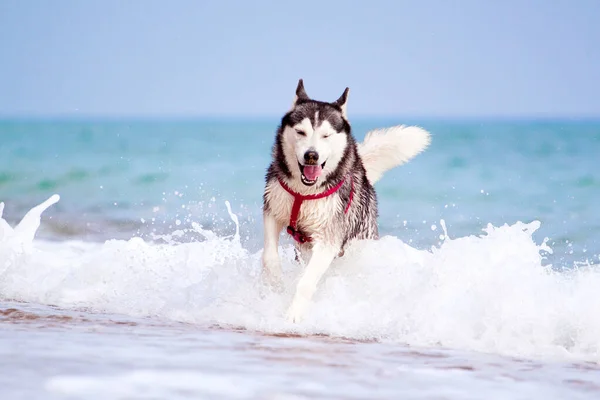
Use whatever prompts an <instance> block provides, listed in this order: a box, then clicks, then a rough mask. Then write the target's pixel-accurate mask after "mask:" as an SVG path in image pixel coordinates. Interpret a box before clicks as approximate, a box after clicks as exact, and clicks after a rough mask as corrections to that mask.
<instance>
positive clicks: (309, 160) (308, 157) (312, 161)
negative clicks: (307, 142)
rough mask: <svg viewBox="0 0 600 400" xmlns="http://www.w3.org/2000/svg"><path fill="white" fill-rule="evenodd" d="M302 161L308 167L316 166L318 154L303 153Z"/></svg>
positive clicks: (314, 152) (309, 151) (310, 151)
mask: <svg viewBox="0 0 600 400" xmlns="http://www.w3.org/2000/svg"><path fill="white" fill-rule="evenodd" d="M304 161H305V162H306V164H308V165H316V164H317V161H319V153H317V152H316V151H314V150H308V151H307V152H306V153H304Z"/></svg>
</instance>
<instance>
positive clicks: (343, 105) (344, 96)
mask: <svg viewBox="0 0 600 400" xmlns="http://www.w3.org/2000/svg"><path fill="white" fill-rule="evenodd" d="M348 92H350V88H346V90H344V93H342V95H341V96H340V98H339V99H337V100H336V101H334V102H333V104H334V105H336V106H338V107H339V108H341V109H342V116H343V117H344V118H348V116H347V115H346V104H347V102H348Z"/></svg>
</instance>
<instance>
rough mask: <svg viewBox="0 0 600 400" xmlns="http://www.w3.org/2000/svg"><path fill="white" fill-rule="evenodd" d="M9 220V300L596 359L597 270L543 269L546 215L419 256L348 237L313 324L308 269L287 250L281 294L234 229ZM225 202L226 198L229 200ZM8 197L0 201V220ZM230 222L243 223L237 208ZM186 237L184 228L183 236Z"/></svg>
mask: <svg viewBox="0 0 600 400" xmlns="http://www.w3.org/2000/svg"><path fill="white" fill-rule="evenodd" d="M58 200H59V197H58V196H57V195H54V196H52V197H50V198H49V199H48V200H47V201H46V202H44V203H42V204H40V205H39V206H37V207H35V208H33V209H32V210H31V211H29V213H27V214H26V216H25V217H24V218H23V219H22V221H21V222H20V223H19V224H18V225H17V226H16V227H14V228H12V227H11V226H9V224H8V223H7V222H6V221H5V220H4V219H1V218H0V298H3V299H14V300H19V301H25V302H34V303H41V304H52V305H57V306H60V307H65V308H82V307H84V308H86V309H91V310H94V311H102V312H111V313H121V314H126V315H130V316H150V317H158V318H166V319H170V320H176V321H184V322H190V323H194V324H199V325H205V326H206V325H220V326H225V327H243V328H245V329H249V330H258V331H263V332H296V333H300V334H315V333H320V334H328V335H336V336H337V335H339V336H344V337H350V338H355V339H367V340H373V339H375V340H382V341H392V342H400V343H407V344H411V345H420V346H423V345H424V346H445V347H451V348H460V349H466V350H475V351H482V352H493V353H499V354H505V355H513V356H522V357H544V358H546V357H549V358H558V359H577V360H588V361H600V353H599V351H600V315H599V314H598V312H597V310H598V309H600V296H598V293H599V292H600V271H599V270H598V269H597V268H594V267H592V266H576V267H574V268H573V269H570V270H568V271H556V270H553V269H552V268H551V266H544V265H543V261H544V260H543V256H542V254H543V253H544V252H550V251H551V249H549V248H548V247H547V245H546V243H545V241H544V242H543V243H541V244H536V243H535V242H534V240H533V239H532V234H533V233H534V232H535V231H536V230H537V229H538V228H539V226H540V223H539V222H531V223H528V224H526V223H521V222H518V223H515V224H513V225H504V226H501V227H494V226H491V225H490V226H488V227H487V228H486V229H485V232H484V234H482V235H480V236H468V237H461V238H450V237H449V236H448V234H447V231H446V229H445V226H444V225H443V223H442V227H443V228H444V229H443V231H444V233H443V235H441V236H440V239H441V244H440V245H439V246H438V247H433V248H432V249H430V250H417V249H415V248H413V247H411V246H409V245H407V244H406V243H404V242H402V241H401V240H399V239H398V238H396V237H393V236H384V237H382V238H381V239H380V240H378V241H364V242H359V243H355V244H353V245H352V246H351V247H350V248H349V249H348V250H347V251H346V254H345V256H344V257H343V258H341V259H337V260H336V261H335V262H334V264H333V265H332V267H331V269H330V270H329V271H328V273H327V274H326V275H325V277H324V278H323V280H322V281H321V283H320V285H319V288H318V290H317V292H316V294H315V297H314V301H313V303H312V305H311V307H310V309H309V311H308V314H307V316H306V318H305V320H304V321H303V322H302V323H300V324H298V325H293V324H288V323H287V322H285V320H284V317H283V316H284V313H285V309H286V307H287V305H288V304H289V302H290V301H291V297H292V295H293V289H294V282H295V280H296V279H297V278H298V276H299V273H300V271H301V267H300V266H298V265H297V264H296V263H295V262H294V261H293V258H294V257H293V251H292V248H291V246H284V247H283V248H282V250H281V256H282V258H283V269H284V281H285V287H286V290H285V291H284V292H283V293H282V294H276V293H272V292H270V291H269V290H268V289H266V288H265V287H264V286H263V285H262V283H261V279H260V251H259V252H256V253H252V252H249V251H248V250H246V249H244V248H243V246H242V245H241V243H240V238H239V234H238V233H236V234H234V235H232V236H229V237H221V236H218V235H216V234H214V233H213V232H211V231H208V230H204V229H203V228H202V227H201V226H198V225H195V226H194V230H195V231H196V233H197V234H200V235H202V236H204V238H205V240H203V241H200V242H191V243H167V244H155V243H149V242H145V241H144V240H142V239H140V238H132V239H130V240H109V241H106V242H105V243H103V244H99V243H89V242H82V241H63V242H47V241H40V240H34V235H35V233H36V230H37V229H38V227H39V225H40V216H41V214H42V213H43V211H44V210H45V209H47V208H48V207H50V206H52V205H53V204H54V203H56V202H57V201H58ZM227 207H228V209H229V204H228V203H227ZM2 209H3V204H1V203H0V217H1V216H2ZM230 215H231V216H232V218H233V220H234V222H236V223H237V220H236V217H235V215H234V214H233V213H231V212H230ZM175 234H177V232H175Z"/></svg>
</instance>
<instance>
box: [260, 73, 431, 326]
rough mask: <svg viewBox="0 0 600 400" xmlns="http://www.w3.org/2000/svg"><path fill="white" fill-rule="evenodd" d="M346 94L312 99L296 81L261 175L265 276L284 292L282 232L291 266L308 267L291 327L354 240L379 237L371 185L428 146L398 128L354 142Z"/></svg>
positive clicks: (419, 132)
mask: <svg viewBox="0 0 600 400" xmlns="http://www.w3.org/2000/svg"><path fill="white" fill-rule="evenodd" d="M348 93H349V88H346V89H345V90H344V92H343V93H342V95H341V96H340V97H339V98H338V99H337V100H336V101H334V102H332V103H329V102H324V101H318V100H314V99H311V98H309V97H308V95H307V94H306V90H305V89H304V82H303V80H302V79H300V80H299V82H298V86H297V88H296V95H295V97H294V101H293V103H292V107H291V109H290V110H289V111H288V112H287V113H286V114H285V115H284V116H283V117H282V119H281V123H280V125H279V127H278V129H277V133H276V136H275V142H274V144H273V147H272V161H271V163H270V165H269V167H268V169H267V172H266V176H265V189H264V194H263V225H264V248H263V253H262V277H263V279H264V280H265V282H266V283H267V284H268V285H270V287H271V288H273V289H274V290H277V291H281V290H282V289H283V284H282V279H281V278H282V271H281V263H280V259H279V252H278V246H279V238H280V234H281V232H282V230H283V229H284V228H285V229H286V232H287V233H288V234H289V235H290V236H291V237H292V238H293V239H294V240H295V242H296V243H295V252H296V260H297V261H300V260H302V261H304V263H306V267H305V269H304V271H303V273H302V275H301V277H300V279H299V281H298V283H297V286H296V292H295V294H294V297H293V300H292V303H291V305H290V306H289V308H288V310H287V313H286V319H287V320H288V321H289V322H293V323H297V322H300V321H301V320H302V318H303V316H304V315H305V312H306V310H307V308H308V306H309V305H310V302H311V300H312V296H313V295H314V293H315V291H316V289H317V285H318V283H319V281H320V279H321V278H322V276H323V274H324V273H325V272H326V271H327V269H328V268H329V266H330V264H331V263H332V261H333V260H334V259H335V258H336V257H339V256H342V255H343V254H344V249H345V248H346V246H347V245H348V244H349V243H350V242H351V241H353V240H363V239H378V238H379V232H378V227H377V217H378V211H377V195H376V193H375V189H374V187H373V185H374V184H375V182H377V181H378V180H379V179H380V178H381V177H382V175H383V174H384V173H385V172H386V171H388V170H389V169H391V168H394V167H396V166H399V165H401V164H403V163H406V162H408V161H409V160H410V159H411V158H413V157H414V156H416V155H417V154H419V153H421V152H422V151H423V150H425V149H426V148H427V146H429V144H430V141H431V139H430V134H429V132H427V131H425V130H424V129H421V128H419V127H416V126H410V127H406V126H403V125H399V126H395V127H391V128H386V129H377V130H374V131H371V132H368V133H367V135H366V137H365V140H364V141H363V142H362V143H357V142H356V140H355V138H354V136H353V135H352V131H351V126H350V123H349V121H348V115H347V107H346V106H347V101H348Z"/></svg>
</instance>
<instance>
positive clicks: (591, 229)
mask: <svg viewBox="0 0 600 400" xmlns="http://www.w3.org/2000/svg"><path fill="white" fill-rule="evenodd" d="M278 123H279V119H278V118H277V117H273V118H269V117H264V118H216V117H215V118H198V119H183V118H182V119H160V118H154V119H152V118H147V119H143V118H131V119H126V118H121V119H119V118H113V119H104V118H96V119H94V118H63V119H50V118H48V119H43V118H38V119H27V118H21V119H6V118H5V119H2V120H0V202H2V203H1V204H0V215H1V218H2V219H0V398H1V399H3V400H9V399H48V400H53V399H273V400H274V399H286V400H287V399H439V400H442V399H443V400H458V399H486V400H487V399H503V400H505V399H598V398H600V364H599V363H600V313H599V312H598V310H600V267H599V266H598V264H599V263H600V258H599V255H600V212H599V211H598V207H599V200H598V199H600V167H599V160H600V121H596V120H560V119H557V120H553V119H518V120H507V119H479V120H477V119H465V120H458V119H448V120H443V119H419V118H411V119H406V118H391V117H389V118H362V119H360V118H359V119H355V120H352V127H353V134H354V136H355V137H356V138H357V140H359V141H361V140H362V139H363V138H364V136H365V134H366V133H367V132H368V131H369V130H371V129H374V128H381V127H388V126H393V125H398V124H408V125H418V126H421V127H423V128H425V129H427V130H428V131H429V132H430V133H431V135H432V142H431V145H430V147H429V148H428V149H427V150H426V151H425V152H424V153H422V154H420V155H418V156H417V157H416V158H414V159H413V160H412V161H411V162H410V163H408V164H406V165H403V166H401V167H398V168H396V169H394V170H392V171H389V172H388V173H387V174H385V175H384V177H383V178H382V180H381V181H379V182H378V183H377V184H376V190H377V194H378V201H379V227H380V234H381V237H380V239H379V240H373V241H362V242H356V243H354V244H353V245H352V246H351V247H350V248H349V249H348V250H347V251H346V253H345V255H344V256H343V257H341V258H339V259H336V260H335V261H334V263H333V264H332V266H331V268H330V269H329V270H328V271H327V273H326V274H325V276H324V277H323V279H322V280H321V282H320V284H319V286H318V290H317V292H316V294H315V297H314V299H313V302H312V303H311V306H310V308H309V310H308V312H307V315H306V317H305V319H304V320H303V321H302V322H300V323H298V324H292V323H288V322H286V321H285V319H284V313H285V310H286V308H287V306H288V305H289V303H290V300H291V297H292V295H293V292H294V283H295V282H296V281H297V279H298V277H299V274H300V273H301V271H302V266H301V265H299V264H297V263H296V262H295V261H294V255H293V250H292V242H291V240H290V239H289V238H287V237H286V236H283V235H282V240H281V244H280V254H281V258H282V264H283V265H282V267H283V270H284V283H285V289H284V290H283V292H281V293H275V292H272V291H270V290H269V289H268V288H267V287H265V286H264V285H263V283H262V281H261V279H260V269H261V266H260V256H261V252H262V240H263V237H262V235H263V227H262V210H261V206H262V191H263V185H264V176H265V172H266V168H267V166H268V164H269V162H270V157H271V146H272V144H273V140H274V136H275V131H276V129H277V125H278Z"/></svg>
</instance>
